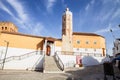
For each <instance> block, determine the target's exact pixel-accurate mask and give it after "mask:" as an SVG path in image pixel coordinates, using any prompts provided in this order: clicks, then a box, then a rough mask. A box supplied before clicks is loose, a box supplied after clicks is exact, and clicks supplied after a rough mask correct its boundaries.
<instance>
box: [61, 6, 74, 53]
mask: <svg viewBox="0 0 120 80" xmlns="http://www.w3.org/2000/svg"><path fill="white" fill-rule="evenodd" d="M72 45H73V44H72V12H71V11H70V10H69V8H66V10H65V12H64V13H63V16H62V51H69V52H72V51H73V46H72Z"/></svg>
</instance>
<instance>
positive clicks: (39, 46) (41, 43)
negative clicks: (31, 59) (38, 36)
mask: <svg viewBox="0 0 120 80" xmlns="http://www.w3.org/2000/svg"><path fill="white" fill-rule="evenodd" d="M43 43H44V40H42V41H41V42H39V43H38V44H37V45H36V50H43Z"/></svg>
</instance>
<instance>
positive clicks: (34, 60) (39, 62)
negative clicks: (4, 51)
mask: <svg viewBox="0 0 120 80" xmlns="http://www.w3.org/2000/svg"><path fill="white" fill-rule="evenodd" d="M42 67H43V56H41V55H35V56H31V57H29V58H26V59H22V60H12V61H9V62H6V63H5V66H4V69H19V70H27V69H28V70H35V68H37V69H38V68H39V69H42Z"/></svg>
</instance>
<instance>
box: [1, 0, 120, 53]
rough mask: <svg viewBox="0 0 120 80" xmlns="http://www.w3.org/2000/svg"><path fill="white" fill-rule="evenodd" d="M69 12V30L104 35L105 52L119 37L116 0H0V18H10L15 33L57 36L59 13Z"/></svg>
mask: <svg viewBox="0 0 120 80" xmlns="http://www.w3.org/2000/svg"><path fill="white" fill-rule="evenodd" d="M66 7H69V8H70V10H71V11H72V12H73V31H74V32H90V33H91V32H92V33H97V34H100V35H102V36H104V37H105V39H106V47H107V53H109V54H111V53H112V47H113V41H114V38H113V36H112V33H111V32H110V29H112V30H113V34H114V36H115V38H117V37H120V28H119V27H118V25H119V24H120V0H0V21H11V22H13V23H14V24H15V25H16V26H17V27H18V28H19V32H21V33H25V34H32V35H39V36H51V37H55V38H61V29H62V14H63V12H64V10H65V8H66Z"/></svg>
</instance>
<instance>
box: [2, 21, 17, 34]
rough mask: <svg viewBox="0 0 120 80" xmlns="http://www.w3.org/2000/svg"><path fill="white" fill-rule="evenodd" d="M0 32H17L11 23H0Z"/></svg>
mask: <svg viewBox="0 0 120 80" xmlns="http://www.w3.org/2000/svg"><path fill="white" fill-rule="evenodd" d="M0 31H7V32H18V28H17V27H16V26H15V25H14V24H13V23H11V22H0Z"/></svg>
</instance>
